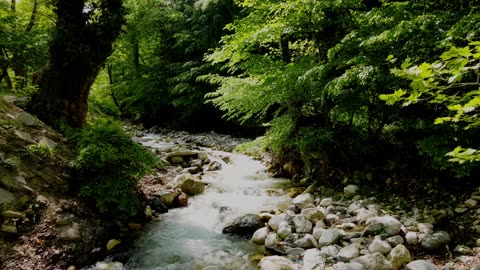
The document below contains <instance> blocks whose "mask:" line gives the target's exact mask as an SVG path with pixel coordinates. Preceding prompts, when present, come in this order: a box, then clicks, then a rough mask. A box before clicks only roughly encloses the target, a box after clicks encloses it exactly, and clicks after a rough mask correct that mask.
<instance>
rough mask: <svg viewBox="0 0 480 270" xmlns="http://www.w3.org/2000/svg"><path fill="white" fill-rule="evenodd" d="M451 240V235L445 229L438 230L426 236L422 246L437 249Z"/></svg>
mask: <svg viewBox="0 0 480 270" xmlns="http://www.w3.org/2000/svg"><path fill="white" fill-rule="evenodd" d="M449 242H450V235H449V234H448V233H447V232H444V231H438V232H435V233H433V234H432V235H429V236H427V237H425V238H424V239H423V241H422V247H423V248H425V249H427V250H435V249H439V248H443V247H445V245H446V244H448V243H449Z"/></svg>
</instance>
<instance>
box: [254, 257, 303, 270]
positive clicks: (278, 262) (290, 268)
mask: <svg viewBox="0 0 480 270" xmlns="http://www.w3.org/2000/svg"><path fill="white" fill-rule="evenodd" d="M258 267H259V268H260V270H294V269H296V267H295V264H294V263H293V262H292V261H291V260H289V259H287V258H285V257H281V256H267V257H263V259H262V260H260V263H258Z"/></svg>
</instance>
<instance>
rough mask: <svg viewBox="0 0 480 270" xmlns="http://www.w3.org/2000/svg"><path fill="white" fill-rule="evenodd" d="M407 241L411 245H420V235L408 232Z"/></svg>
mask: <svg viewBox="0 0 480 270" xmlns="http://www.w3.org/2000/svg"><path fill="white" fill-rule="evenodd" d="M405 241H407V244H409V245H416V244H417V243H418V234H417V233H416V232H407V234H406V235H405Z"/></svg>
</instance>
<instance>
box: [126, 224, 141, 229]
mask: <svg viewBox="0 0 480 270" xmlns="http://www.w3.org/2000/svg"><path fill="white" fill-rule="evenodd" d="M127 226H128V228H129V229H130V230H133V231H138V230H140V229H141V228H142V224H140V223H128V224H127Z"/></svg>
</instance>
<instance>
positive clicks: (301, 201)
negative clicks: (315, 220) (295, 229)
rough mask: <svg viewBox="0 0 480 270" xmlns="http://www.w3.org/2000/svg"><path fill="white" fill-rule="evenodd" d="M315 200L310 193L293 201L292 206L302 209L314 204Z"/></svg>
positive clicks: (301, 195)
mask: <svg viewBox="0 0 480 270" xmlns="http://www.w3.org/2000/svg"><path fill="white" fill-rule="evenodd" d="M314 203H315V198H314V197H313V195H312V194H310V193H303V194H300V195H298V196H297V197H295V198H294V199H293V204H295V206H297V207H298V208H300V209H302V208H304V207H305V206H306V205H308V204H314Z"/></svg>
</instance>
